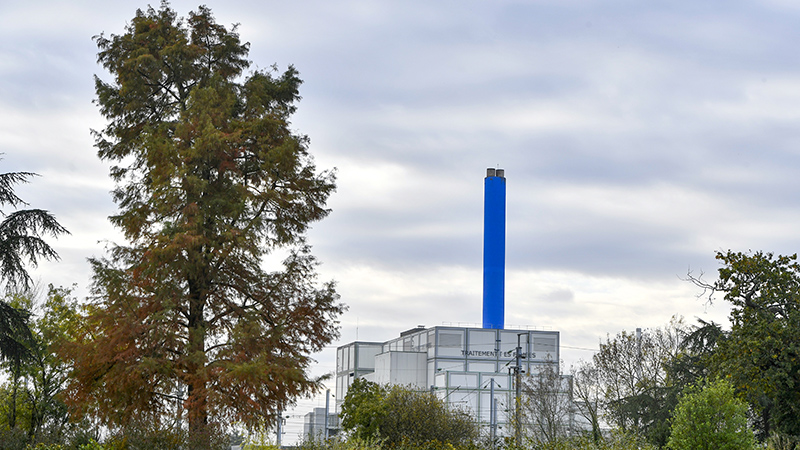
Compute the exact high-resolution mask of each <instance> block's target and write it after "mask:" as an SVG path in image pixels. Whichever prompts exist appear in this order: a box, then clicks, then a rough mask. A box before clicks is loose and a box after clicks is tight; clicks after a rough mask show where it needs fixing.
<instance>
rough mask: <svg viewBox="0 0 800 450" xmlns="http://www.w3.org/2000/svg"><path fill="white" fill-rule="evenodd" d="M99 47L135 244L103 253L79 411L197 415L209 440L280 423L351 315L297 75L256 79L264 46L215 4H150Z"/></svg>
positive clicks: (102, 133)
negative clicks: (330, 278)
mask: <svg viewBox="0 0 800 450" xmlns="http://www.w3.org/2000/svg"><path fill="white" fill-rule="evenodd" d="M95 39H96V42H97V45H98V48H99V53H98V61H99V63H100V64H101V65H102V66H103V67H104V68H105V69H106V70H108V72H109V73H110V75H111V79H110V80H104V79H103V78H101V77H99V76H98V77H96V78H95V86H96V92H97V100H96V103H97V105H98V106H99V109H100V112H101V113H102V115H103V116H104V117H105V119H106V120H107V126H106V127H105V128H104V129H103V130H99V131H94V136H95V139H96V147H97V149H98V155H99V157H100V158H101V159H102V160H104V161H108V162H111V163H112V167H111V170H110V175H111V177H112V179H113V180H114V181H115V182H116V188H115V190H114V191H113V198H114V200H115V202H116V203H117V205H118V206H119V211H118V213H117V214H115V215H114V216H112V217H111V222H112V223H113V224H114V225H115V226H117V227H118V228H119V229H121V230H122V232H123V233H124V236H125V238H126V239H127V240H128V241H129V244H127V245H113V246H111V248H110V255H109V257H107V258H93V259H91V264H92V268H93V271H94V279H93V287H92V298H91V303H90V305H89V306H88V308H87V310H86V316H85V321H84V323H83V326H84V333H85V338H83V339H79V340H78V341H77V342H76V343H75V346H74V347H73V348H72V349H71V356H72V357H73V358H74V360H75V369H74V372H73V377H74V382H73V383H72V386H71V402H72V404H73V405H75V406H79V407H81V408H83V410H87V411H94V412H96V413H98V414H99V415H100V416H101V417H103V418H104V419H105V420H107V421H108V422H110V423H118V424H119V423H125V421H126V420H128V419H130V418H131V417H134V416H137V417H143V416H148V417H152V418H153V420H156V421H159V420H161V421H163V420H167V419H168V418H171V419H170V420H177V421H180V420H181V417H184V414H185V416H186V418H187V419H188V423H189V430H190V433H193V434H194V435H197V436H199V435H202V434H203V433H207V432H208V431H209V425H211V424H213V423H218V422H219V421H221V420H223V419H228V420H235V421H239V422H242V423H245V424H248V425H255V424H258V422H260V421H263V420H270V418H273V417H275V413H276V412H277V411H278V410H281V409H283V408H284V407H285V406H286V405H287V404H290V403H292V402H293V401H294V399H295V398H297V397H298V396H300V395H304V394H308V393H311V392H313V391H315V390H316V389H318V387H319V380H317V379H314V378H312V377H310V376H309V374H308V368H309V365H310V363H311V362H312V360H311V358H310V354H311V353H313V352H316V351H319V350H320V349H322V348H323V346H324V345H326V344H328V343H329V342H331V340H333V339H334V338H336V337H337V336H338V320H337V318H338V316H339V314H341V313H342V311H343V309H344V307H343V306H342V305H341V304H340V303H339V302H338V296H337V294H336V292H335V290H334V286H333V283H332V282H329V283H324V284H322V285H319V284H318V283H317V282H316V269H315V267H316V265H317V262H316V260H315V258H314V257H313V256H312V254H311V252H310V248H309V247H308V246H307V245H306V243H305V237H304V236H305V232H306V230H307V229H308V227H309V225H310V224H311V223H312V222H314V221H317V220H320V219H322V218H323V217H325V216H326V215H327V214H328V212H329V210H328V209H326V207H325V203H326V200H327V198H328V196H329V195H330V194H331V192H332V191H333V190H334V188H335V184H334V174H333V173H332V172H318V171H317V169H316V167H315V165H314V163H313V159H312V157H311V155H310V154H309V152H308V145H309V139H308V138H307V137H306V136H303V135H298V134H296V133H295V132H293V131H292V130H291V128H290V121H289V119H290V116H291V114H292V113H293V112H294V111H295V108H296V106H295V104H296V102H297V101H298V100H299V99H300V96H299V86H300V84H301V80H300V78H299V75H298V72H297V71H296V70H295V69H294V68H293V67H291V66H290V67H289V68H288V69H287V70H286V71H284V72H283V73H278V71H277V69H276V68H272V69H269V70H254V71H251V72H246V69H248V67H249V66H250V61H248V60H247V55H248V50H249V44H247V43H242V42H241V41H240V39H239V35H238V33H237V31H236V27H235V26H234V27H232V28H230V29H228V28H226V27H224V26H222V25H220V24H218V23H216V21H215V20H214V17H213V15H212V13H211V11H210V10H209V9H208V8H206V7H200V8H199V9H198V10H197V11H195V12H192V13H190V14H189V16H188V18H185V19H184V18H178V16H177V14H176V12H175V11H173V10H172V9H171V8H170V7H169V5H168V4H166V3H164V4H162V5H161V7H160V8H159V9H154V8H152V7H151V8H148V9H147V10H144V11H143V10H139V11H137V12H136V15H135V17H134V18H133V20H132V21H131V22H130V23H129V24H128V25H127V27H126V28H125V32H124V33H122V34H119V35H114V34H112V35H109V36H106V35H103V34H101V35H99V36H97V37H96V38H95ZM281 248H283V249H286V251H287V254H288V256H287V258H286V260H285V261H284V264H283V267H282V268H279V270H274V271H270V270H268V269H267V268H266V266H265V263H264V256H266V255H268V254H270V253H272V252H274V251H275V250H277V249H281Z"/></svg>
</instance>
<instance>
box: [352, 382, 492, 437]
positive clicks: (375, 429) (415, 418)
mask: <svg viewBox="0 0 800 450" xmlns="http://www.w3.org/2000/svg"><path fill="white" fill-rule="evenodd" d="M342 429H344V430H345V431H346V432H348V433H350V434H351V435H352V436H354V437H356V438H358V439H361V440H365V441H369V440H370V439H381V440H382V441H383V442H384V443H385V444H386V445H388V446H390V447H395V446H398V445H403V444H412V445H416V446H419V447H421V448H422V447H424V446H425V445H426V444H431V443H435V442H439V443H449V444H452V445H455V446H457V447H458V446H466V445H469V444H472V443H474V442H475V440H476V439H477V437H478V427H477V422H476V421H475V420H474V419H473V417H472V416H471V414H470V413H468V412H466V411H461V410H459V409H455V408H453V407H452V406H450V405H448V404H447V402H446V401H444V400H442V399H439V398H438V397H436V396H435V395H434V394H433V393H431V392H428V391H423V392H420V391H415V390H413V389H412V388H410V387H405V386H398V385H391V386H381V385H378V384H376V383H373V382H371V381H366V380H363V379H357V380H355V381H354V382H353V384H352V385H350V387H349V388H348V390H347V395H346V396H345V398H344V402H343V403H342Z"/></svg>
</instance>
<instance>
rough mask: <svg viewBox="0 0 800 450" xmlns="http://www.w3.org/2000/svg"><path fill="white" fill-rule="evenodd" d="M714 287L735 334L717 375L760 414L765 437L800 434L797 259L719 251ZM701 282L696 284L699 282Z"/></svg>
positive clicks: (719, 358)
mask: <svg viewBox="0 0 800 450" xmlns="http://www.w3.org/2000/svg"><path fill="white" fill-rule="evenodd" d="M717 259H718V260H719V261H720V262H721V263H722V264H723V267H722V268H720V269H719V280H718V281H717V282H715V283H714V284H711V285H709V284H704V283H699V282H698V284H700V285H701V286H702V287H704V288H708V289H711V290H712V292H723V293H724V299H725V300H726V301H727V302H729V303H730V304H731V305H732V306H733V308H732V310H731V314H730V320H731V330H730V332H729V333H727V335H726V336H724V338H723V339H721V340H720V342H719V345H718V350H717V351H716V352H715V353H714V355H713V356H712V357H711V366H712V369H713V373H714V375H716V376H718V377H723V378H726V379H728V380H729V381H730V382H731V383H732V384H733V386H734V388H735V389H736V391H737V392H738V393H741V395H742V396H743V398H744V399H746V400H747V402H748V403H749V404H750V406H751V408H752V409H753V411H754V412H755V413H756V416H755V417H754V419H755V421H754V422H755V426H756V428H757V431H758V432H759V434H760V436H761V437H762V438H766V437H767V436H769V435H770V434H772V432H778V433H781V434H784V435H800V390H798V389H797V386H800V265H798V263H797V256H796V255H791V256H780V255H778V256H775V255H773V254H771V253H763V252H755V253H752V254H748V253H735V252H731V251H728V252H726V253H722V252H720V253H718V254H717ZM696 282H697V281H696Z"/></svg>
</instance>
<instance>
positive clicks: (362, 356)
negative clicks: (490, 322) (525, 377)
mask: <svg viewBox="0 0 800 450" xmlns="http://www.w3.org/2000/svg"><path fill="white" fill-rule="evenodd" d="M518 344H519V345H520V346H521V348H522V361H523V362H522V371H523V373H537V372H539V370H540V368H541V367H542V365H544V364H555V363H556V362H557V361H559V333H558V332H557V331H537V330H508V329H487V328H464V327H450V326H437V327H431V328H424V327H418V328H414V329H411V330H408V331H406V332H403V333H401V335H400V337H398V338H396V339H392V340H390V341H388V342H360V341H356V342H351V343H349V344H347V345H343V346H341V347H339V348H338V349H337V353H336V393H335V398H336V405H337V410H338V407H339V406H341V402H342V401H343V399H344V397H345V395H347V389H348V387H349V386H350V385H351V384H352V382H353V380H355V379H356V378H364V379H366V380H369V381H374V382H376V383H378V384H399V385H403V386H410V387H416V388H418V389H419V390H432V391H433V392H435V393H436V395H437V396H439V397H440V398H443V399H446V401H447V402H448V403H451V404H454V405H457V406H459V407H462V408H467V409H468V410H470V411H472V412H473V413H474V414H475V415H476V417H477V418H478V419H479V421H480V422H481V423H485V424H489V423H490V415H491V411H492V409H493V408H492V405H493V403H494V409H495V410H496V411H505V410H506V409H507V408H508V406H509V405H512V404H513V402H512V401H511V399H513V392H514V389H515V385H514V379H513V376H514V372H513V371H514V368H515V367H516V349H517V345H518ZM492 395H493V397H492ZM505 419H506V415H505V414H499V415H498V416H497V420H496V421H495V422H494V423H496V424H498V425H499V426H501V427H502V426H503V424H504V423H505V422H506V420H505Z"/></svg>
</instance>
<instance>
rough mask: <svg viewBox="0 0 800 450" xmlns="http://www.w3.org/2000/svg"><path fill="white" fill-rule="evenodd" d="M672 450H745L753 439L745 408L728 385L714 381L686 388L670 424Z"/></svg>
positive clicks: (752, 445)
mask: <svg viewBox="0 0 800 450" xmlns="http://www.w3.org/2000/svg"><path fill="white" fill-rule="evenodd" d="M667 447H668V448H670V449H671V450H706V449H707V450H747V449H752V448H755V437H754V434H753V432H752V431H751V430H750V428H749V427H748V425H747V404H746V403H745V402H744V401H742V400H740V399H738V398H736V396H735V395H734V392H733V388H732V387H731V385H730V384H729V383H728V382H726V381H724V380H717V381H713V382H709V383H707V384H703V385H695V386H691V387H689V388H687V390H686V392H685V393H684V395H683V396H682V397H681V399H680V402H679V403H678V406H677V408H676V409H675V415H674V418H673V421H672V433H671V434H670V438H669V442H668V444H667Z"/></svg>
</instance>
